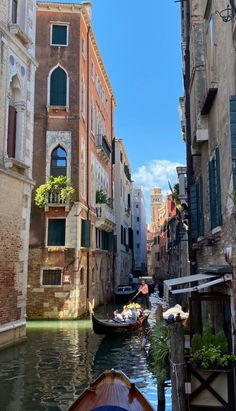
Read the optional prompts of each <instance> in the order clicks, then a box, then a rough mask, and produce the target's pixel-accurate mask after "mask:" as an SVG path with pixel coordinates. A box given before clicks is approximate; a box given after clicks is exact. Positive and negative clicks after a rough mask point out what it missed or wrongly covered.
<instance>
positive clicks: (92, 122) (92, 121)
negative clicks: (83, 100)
mask: <svg viewBox="0 0 236 411" xmlns="http://www.w3.org/2000/svg"><path fill="white" fill-rule="evenodd" d="M91 131H92V132H93V133H94V101H93V100H92V102H91Z"/></svg>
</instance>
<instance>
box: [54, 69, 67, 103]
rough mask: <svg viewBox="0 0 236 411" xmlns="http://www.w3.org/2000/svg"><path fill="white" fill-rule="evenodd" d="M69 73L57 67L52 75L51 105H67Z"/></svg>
mask: <svg viewBox="0 0 236 411" xmlns="http://www.w3.org/2000/svg"><path fill="white" fill-rule="evenodd" d="M66 103H67V74H66V72H65V71H64V70H63V69H62V68H61V67H57V68H56V69H55V70H53V72H52V73H51V76H50V106H66Z"/></svg>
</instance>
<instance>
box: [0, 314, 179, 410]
mask: <svg viewBox="0 0 236 411" xmlns="http://www.w3.org/2000/svg"><path fill="white" fill-rule="evenodd" d="M142 341H143V340H142V335H134V334H133V335H123V336H119V337H117V336H116V337H115V338H108V337H103V336H98V335H96V334H94V332H93V330H92V327H91V322H90V321H89V320H78V321H63V322H62V321H53V322H52V321H47V322H39V321H37V322H28V323H27V341H26V342H25V343H22V344H20V345H18V346H15V347H12V348H8V349H6V350H4V351H2V352H0V411H66V410H67V409H68V407H69V405H70V404H71V403H72V402H73V401H74V400H75V398H76V397H77V396H78V395H79V394H80V393H81V392H82V391H83V390H84V389H85V388H86V387H87V385H88V384H89V382H90V381H91V380H93V379H94V378H96V377H97V376H98V375H99V374H100V373H101V372H102V371H104V370H106V369H110V368H114V369H120V370H122V371H123V372H125V373H126V374H127V376H128V377H129V378H130V379H131V380H132V381H133V382H135V383H136V384H137V386H138V388H139V389H140V390H141V392H142V393H143V394H145V396H146V397H147V398H148V399H149V401H150V402H151V404H152V405H153V407H154V409H157V390H156V382H155V379H154V377H153V375H152V373H151V371H150V370H149V365H148V361H147V355H146V352H145V350H144V349H143V347H142ZM166 399H167V406H166V410H167V411H170V410H171V405H170V403H171V397H170V391H169V389H167V392H166Z"/></svg>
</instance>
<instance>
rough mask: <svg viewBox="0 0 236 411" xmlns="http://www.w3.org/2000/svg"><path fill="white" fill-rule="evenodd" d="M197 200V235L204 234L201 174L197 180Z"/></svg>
mask: <svg viewBox="0 0 236 411" xmlns="http://www.w3.org/2000/svg"><path fill="white" fill-rule="evenodd" d="M197 202H198V236H199V237H201V236H203V235H204V213H203V182H202V176H200V177H199V179H198V182H197Z"/></svg>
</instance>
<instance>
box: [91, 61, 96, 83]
mask: <svg viewBox="0 0 236 411" xmlns="http://www.w3.org/2000/svg"><path fill="white" fill-rule="evenodd" d="M91 77H92V80H93V81H94V78H95V74H94V64H93V62H91Z"/></svg>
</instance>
